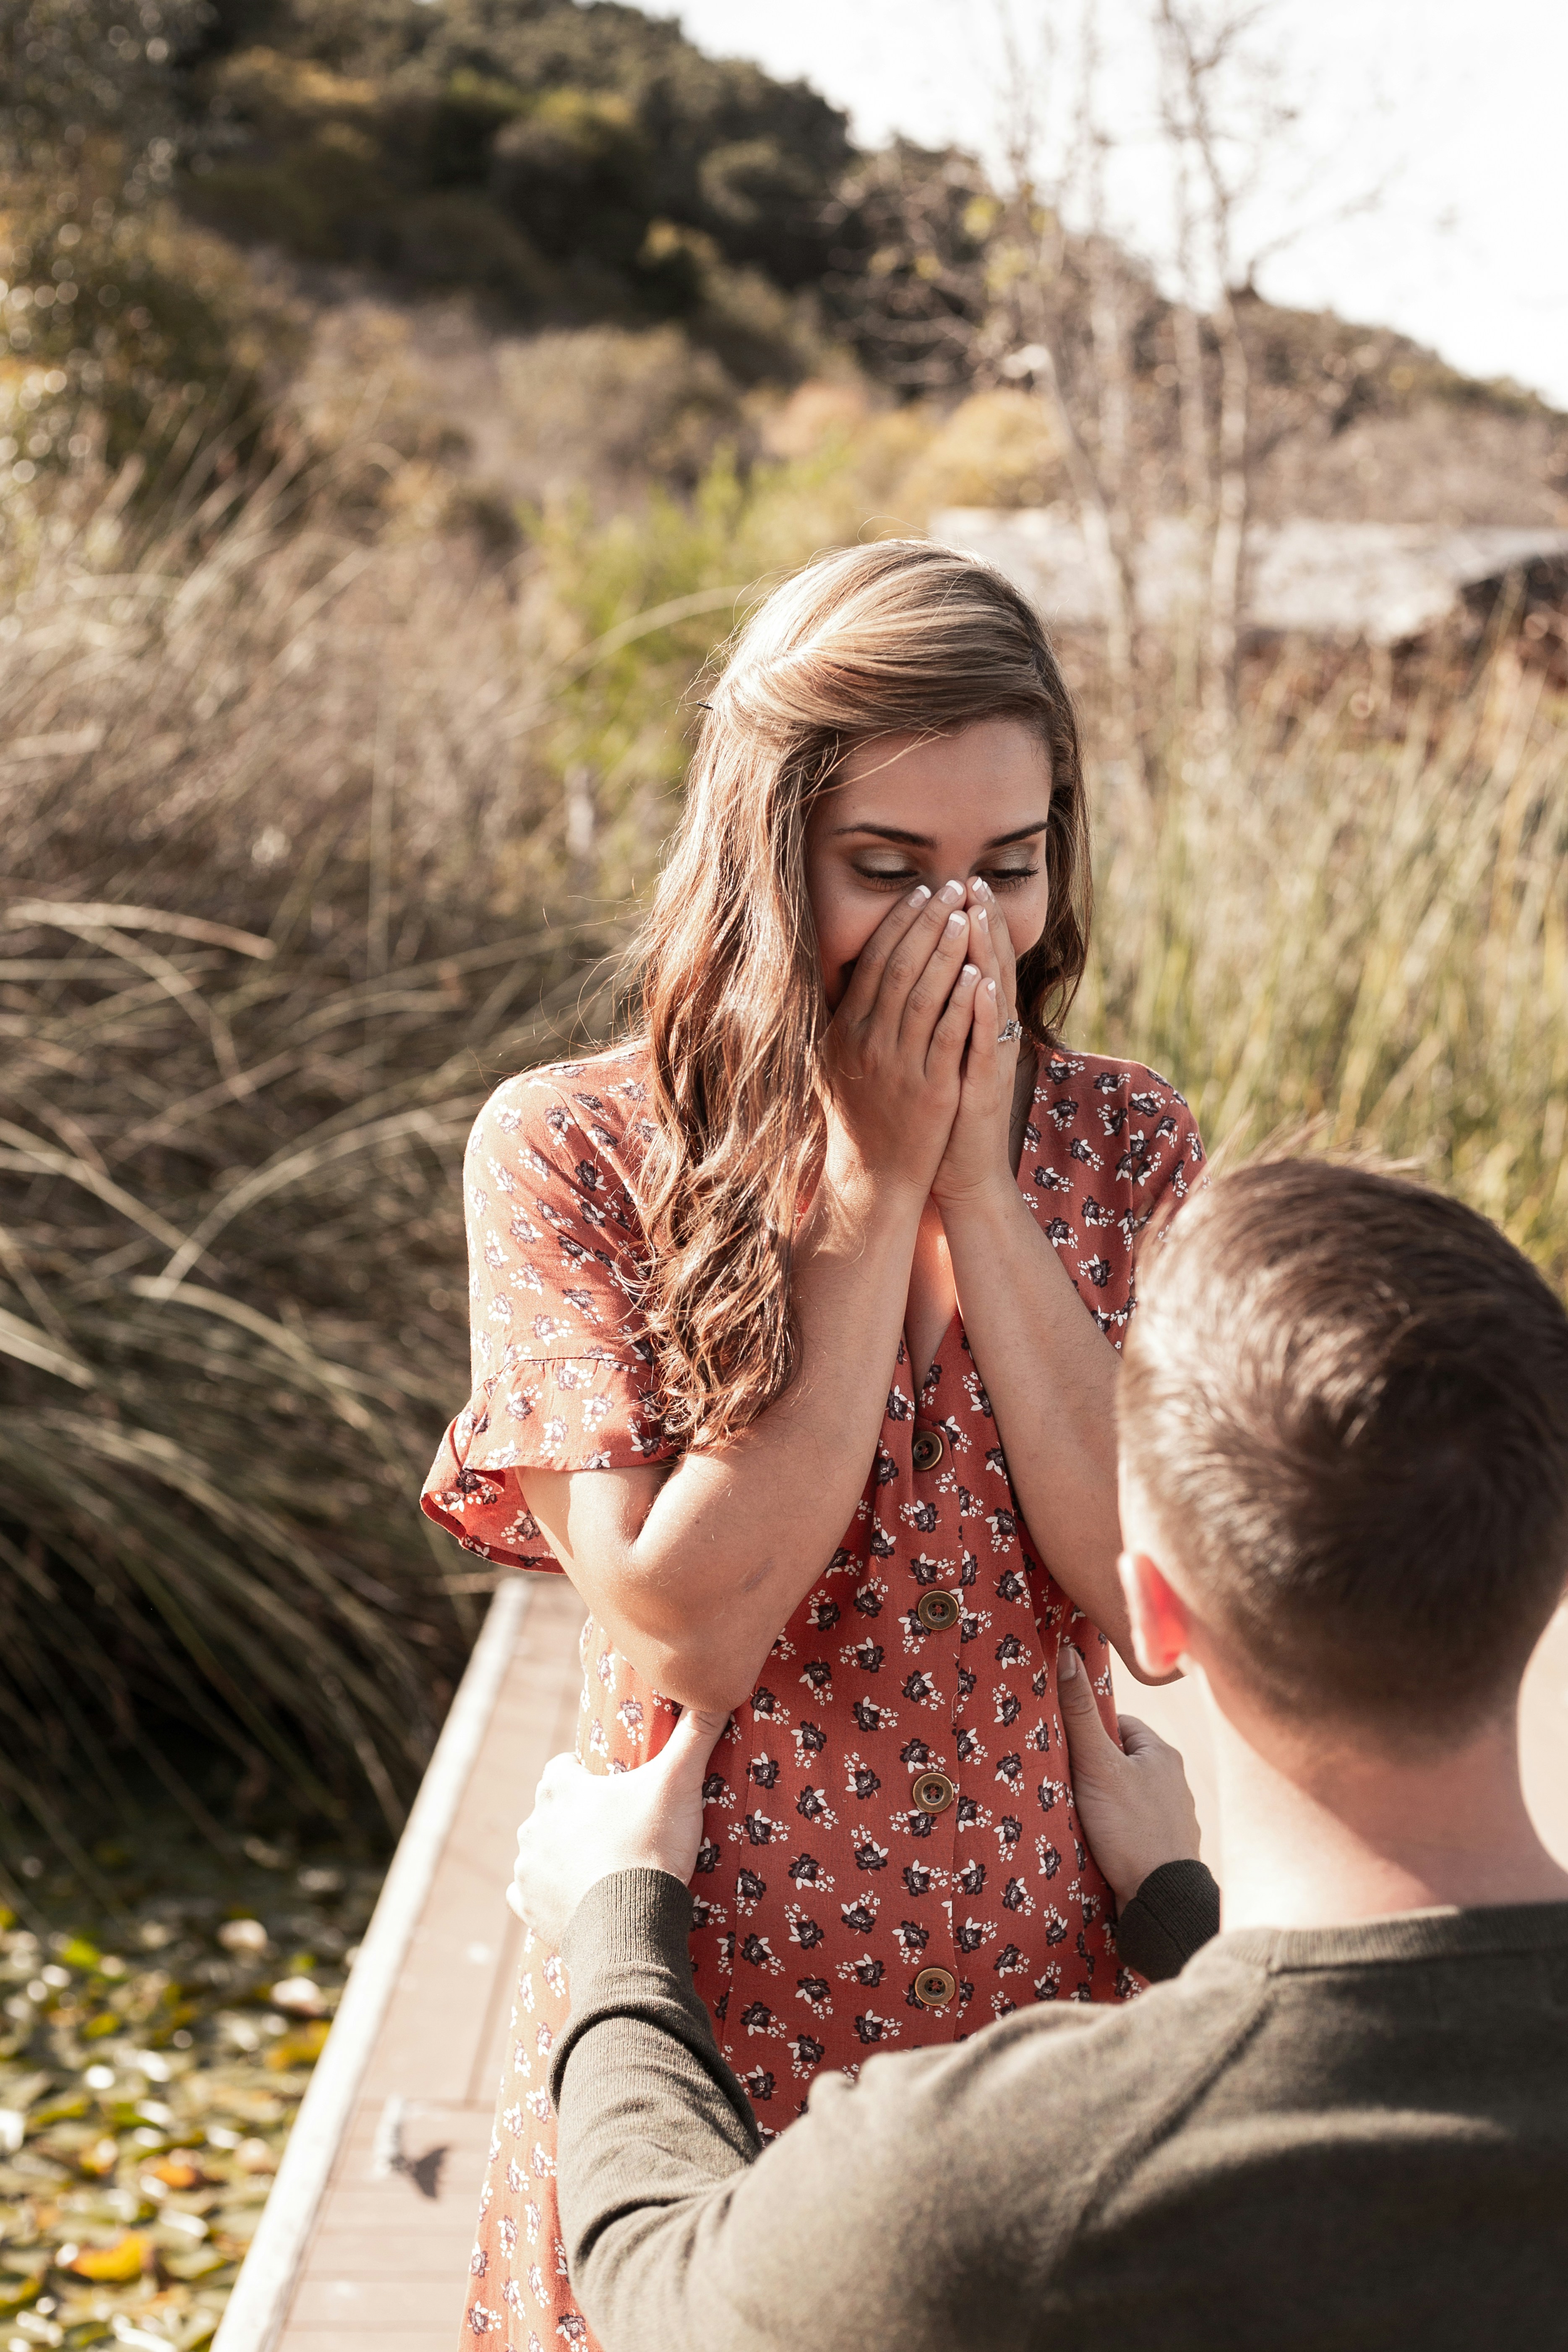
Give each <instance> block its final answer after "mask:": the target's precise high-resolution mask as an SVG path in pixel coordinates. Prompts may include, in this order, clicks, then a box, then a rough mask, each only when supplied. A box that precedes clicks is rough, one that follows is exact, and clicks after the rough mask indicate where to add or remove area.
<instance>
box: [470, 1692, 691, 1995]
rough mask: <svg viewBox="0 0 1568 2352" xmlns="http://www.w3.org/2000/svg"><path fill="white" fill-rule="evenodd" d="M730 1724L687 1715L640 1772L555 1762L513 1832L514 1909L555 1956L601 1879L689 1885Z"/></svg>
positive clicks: (509, 1894)
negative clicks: (706, 1791)
mask: <svg viewBox="0 0 1568 2352" xmlns="http://www.w3.org/2000/svg"><path fill="white" fill-rule="evenodd" d="M728 1721H729V1717H727V1716H723V1715H702V1714H700V1713H698V1712H697V1711H696V1710H694V1709H691V1708H688V1709H687V1711H686V1712H685V1713H684V1714H683V1715H682V1716H681V1717H680V1720H679V1723H677V1725H676V1727H675V1729H674V1730H673V1731H672V1732H671V1733H670V1736H669V1739H668V1743H667V1744H666V1746H665V1747H663V1748H660V1750H659V1752H658V1755H657V1756H656V1757H654V1758H653V1759H652V1760H651V1762H649V1763H647V1764H641V1765H639V1766H638V1767H637V1769H636V1771H634V1772H610V1773H599V1772H587V1771H584V1768H583V1766H582V1765H581V1764H579V1763H578V1761H577V1759H576V1758H575V1757H573V1756H552V1758H551V1759H550V1761H549V1763H548V1764H547V1765H546V1766H545V1768H544V1772H543V1776H542V1779H541V1780H540V1783H539V1787H538V1789H537V1790H536V1791H535V1794H534V1800H533V1811H532V1812H531V1813H530V1815H529V1817H528V1819H527V1820H526V1821H525V1822H524V1823H523V1824H522V1827H521V1829H520V1830H519V1832H518V1833H517V1864H516V1867H515V1869H514V1870H513V1872H512V1874H511V1883H510V1885H509V1886H508V1888H507V1890H506V1899H507V1903H508V1905H509V1906H510V1908H511V1909H512V1910H513V1911H515V1912H516V1914H517V1916H518V1917H519V1918H520V1919H521V1920H522V1921H523V1922H524V1924H525V1925H526V1926H528V1927H531V1928H532V1929H533V1931H534V1933H535V1934H536V1935H538V1936H540V1937H542V1938H543V1940H544V1942H545V1943H546V1944H548V1945H549V1947H550V1948H551V1949H552V1951H559V1950H560V1948H561V1939H562V1937H563V1935H564V1933H565V1929H566V1922H567V1921H568V1919H570V1917H571V1916H572V1914H573V1912H574V1911H575V1909H576V1908H577V1906H578V1904H579V1903H580V1902H581V1901H582V1899H583V1897H584V1895H586V1893H587V1892H588V1889H589V1887H590V1886H592V1885H594V1884H595V1881H596V1880H598V1879H601V1878H607V1877H608V1876H609V1875H610V1874H611V1873H612V1872H613V1871H617V1870H665V1871H668V1873H669V1875H670V1876H671V1877H672V1878H678V1879H679V1881H680V1883H681V1885H683V1886H684V1885H686V1884H687V1882H688V1881H689V1879H690V1877H691V1874H692V1873H693V1871H694V1870H695V1869H696V1867H697V1849H698V1847H699V1846H700V1843H701V1842H702V1782H703V1780H704V1777H705V1776H706V1773H707V1769H708V1759H709V1758H710V1756H711V1754H712V1753H713V1747H714V1743H715V1741H716V1740H717V1739H718V1738H719V1735H720V1733H721V1731H722V1730H723V1728H724V1726H725V1724H726V1723H727V1722H728Z"/></svg>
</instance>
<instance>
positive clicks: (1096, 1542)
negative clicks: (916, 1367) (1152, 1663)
mask: <svg viewBox="0 0 1568 2352" xmlns="http://www.w3.org/2000/svg"><path fill="white" fill-rule="evenodd" d="M942 1222H943V1225H944V1227H945V1229H946V1234H947V1244H948V1248H949V1251H950V1252H951V1254H952V1271H953V1279H954V1283H955V1285H956V1286H957V1290H958V1298H959V1306H960V1309H961V1311H962V1313H963V1328H964V1332H965V1335H966V1336H967V1338H968V1340H969V1345H970V1349H971V1351H972V1352H973V1357H974V1361H975V1366H976V1369H977V1370H978V1371H979V1373H980V1377H981V1380H982V1381H983V1382H984V1387H985V1391H986V1394H987V1397H988V1398H989V1401H990V1405H991V1411H992V1413H993V1415H994V1419H995V1423H996V1431H997V1434H998V1436H999V1437H1000V1439H1001V1441H1002V1448H1003V1451H1004V1453H1005V1455H1006V1458H1007V1468H1008V1473H1009V1475H1010V1476H1011V1479H1012V1483H1013V1490H1014V1492H1015V1494H1016V1496H1017V1498H1018V1501H1019V1503H1020V1504H1021V1505H1022V1507H1023V1511H1024V1517H1025V1519H1026V1522H1027V1525H1028V1528H1029V1532H1030V1534H1031V1535H1032V1536H1033V1538H1034V1539H1035V1541H1036V1543H1037V1545H1038V1546H1039V1548H1040V1550H1041V1553H1042V1556H1043V1557H1044V1559H1045V1561H1046V1564H1047V1567H1048V1568H1049V1569H1050V1570H1051V1573H1052V1574H1053V1575H1054V1576H1055V1578H1056V1580H1057V1581H1058V1584H1060V1586H1061V1587H1062V1589H1063V1591H1065V1592H1066V1593H1067V1594H1068V1598H1069V1599H1070V1600H1072V1601H1076V1602H1077V1603H1078V1606H1079V1608H1080V1609H1082V1610H1083V1611H1084V1612H1086V1614H1087V1615H1089V1617H1091V1618H1092V1619H1093V1620H1094V1622H1095V1623H1096V1624H1097V1625H1100V1627H1102V1628H1103V1630H1104V1631H1105V1632H1106V1633H1108V1634H1109V1635H1110V1639H1111V1641H1112V1642H1114V1643H1115V1644H1116V1647H1117V1649H1118V1650H1119V1651H1120V1652H1121V1655H1122V1656H1123V1658H1125V1659H1126V1660H1127V1662H1128V1664H1130V1665H1131V1668H1132V1671H1133V1672H1134V1673H1137V1672H1138V1668H1137V1665H1136V1663H1135V1661H1134V1660H1133V1659H1132V1657H1131V1641H1130V1639H1129V1634H1128V1625H1127V1616H1126V1608H1125V1604H1124V1602H1123V1601H1122V1597H1121V1582H1120V1580H1119V1578H1118V1576H1117V1573H1116V1556H1117V1552H1118V1550H1119V1549H1120V1548H1121V1529H1120V1525H1119V1522H1118V1518H1117V1508H1116V1381H1117V1373H1118V1370H1119V1363H1118V1359H1117V1354H1116V1350H1115V1349H1114V1348H1112V1347H1111V1345H1110V1341H1109V1340H1108V1339H1106V1338H1105V1337H1104V1336H1103V1334H1102V1333H1101V1332H1100V1330H1099V1329H1097V1328H1096V1326H1095V1325H1094V1323H1093V1322H1092V1321H1091V1320H1090V1318H1089V1317H1088V1316H1087V1315H1086V1314H1085V1313H1084V1311H1083V1303H1082V1301H1081V1300H1080V1298H1079V1295H1078V1292H1077V1290H1076V1288H1075V1287H1074V1285H1073V1282H1072V1278H1071V1276H1069V1275H1068V1271H1067V1268H1066V1267H1065V1266H1064V1265H1062V1264H1061V1262H1060V1260H1059V1258H1058V1255H1057V1253H1056V1251H1055V1249H1054V1248H1053V1247H1052V1245H1051V1244H1050V1243H1049V1242H1048V1241H1047V1239H1046V1236H1045V1235H1044V1234H1042V1233H1041V1231H1040V1229H1039V1227H1038V1225H1037V1223H1035V1220H1034V1218H1033V1217H1032V1215H1031V1214H1030V1213H1029V1208H1028V1204H1027V1202H1026V1201H1025V1200H1024V1198H1023V1196H1022V1195H1021V1193H1020V1192H1019V1191H1018V1188H1017V1185H1016V1182H1015V1181H1013V1179H1012V1176H1011V1173H1010V1171H1009V1172H1008V1174H1007V1177H1006V1181H1005V1182H1004V1181H1001V1180H1000V1179H998V1181H996V1182H994V1183H993V1184H988V1185H985V1186H984V1187H980V1188H977V1189H976V1190H975V1191H974V1192H973V1193H971V1194H969V1195H967V1196H966V1197H964V1198H963V1200H960V1201H952V1200H945V1201H944V1202H943V1203H942Z"/></svg>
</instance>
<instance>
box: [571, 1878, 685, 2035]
mask: <svg viewBox="0 0 1568 2352" xmlns="http://www.w3.org/2000/svg"><path fill="white" fill-rule="evenodd" d="M690 1933H691V1894H690V1890H689V1888H688V1887H685V1886H683V1885H681V1883H680V1881H679V1878H672V1877H671V1876H670V1874H669V1873H668V1870H612V1871H609V1872H607V1873H606V1874H605V1876H604V1877H603V1878H596V1879H595V1881H594V1884H593V1885H592V1886H590V1887H589V1889H588V1892H587V1893H586V1895H584V1897H583V1900H582V1901H581V1902H580V1903H579V1904H578V1906H577V1908H576V1909H575V1911H574V1912H573V1914H572V1916H571V1917H570V1919H568V1921H567V1922H566V1929H565V1933H564V1934H563V1937H562V1938H561V1957H562V1958H563V1960H564V1961H565V1963H566V1966H567V1968H568V1969H570V1970H571V1972H572V2005H573V2007H574V2009H575V2008H577V2007H579V2006H582V2007H584V2008H586V2007H587V2006H588V2002H589V1998H590V1995H591V1994H592V1993H593V1992H594V1991H595V1990H597V1980H598V1979H602V1978H603V1977H605V1976H606V1975H607V1976H608V1977H609V1978H610V1979H612V1980H614V1979H616V1977H618V1976H619V1975H620V1974H621V1973H622V1971H623V1970H624V1969H626V1968H627V1967H636V1966H637V1965H638V1964H639V1963H640V1964H641V1965H642V1966H644V1967H651V1968H655V1969H670V1970H671V1971H672V1972H678V1973H679V1975H680V1976H682V1977H684V1978H686V1979H687V1980H688V1981H689V1979H690V1975H691V1969H690V1964H689V1959H688V1957H687V1938H688V1937H689V1936H690Z"/></svg>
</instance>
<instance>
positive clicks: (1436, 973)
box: [1074, 646, 1568, 1285]
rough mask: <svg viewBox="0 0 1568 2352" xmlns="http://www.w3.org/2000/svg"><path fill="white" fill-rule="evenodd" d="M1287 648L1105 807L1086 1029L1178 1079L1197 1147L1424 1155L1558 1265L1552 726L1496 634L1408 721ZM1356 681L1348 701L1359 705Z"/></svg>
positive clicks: (1560, 884) (1565, 1062)
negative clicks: (1256, 689)
mask: <svg viewBox="0 0 1568 2352" xmlns="http://www.w3.org/2000/svg"><path fill="white" fill-rule="evenodd" d="M1296 675H1298V673H1296V672H1295V671H1294V669H1293V667H1292V666H1291V665H1290V664H1289V663H1288V662H1282V663H1281V665H1280V668H1279V672H1278V673H1277V674H1276V676H1275V677H1274V678H1273V680H1272V681H1271V682H1270V683H1269V684H1268V686H1266V688H1265V691H1264V693H1263V695H1262V697H1261V698H1260V699H1259V701H1258V704H1257V705H1256V706H1255V707H1254V708H1253V709H1251V711H1250V712H1249V713H1247V715H1246V716H1245V717H1244V719H1243V720H1242V722H1241V724H1240V727H1239V729H1238V730H1237V734H1236V736H1235V737H1234V739H1233V740H1220V741H1215V740H1213V739H1212V738H1205V735H1204V732H1203V729H1202V726H1201V722H1199V721H1198V720H1197V719H1195V718H1186V719H1182V720H1179V721H1178V723H1177V724H1176V725H1175V726H1174V727H1173V729H1172V730H1171V734H1170V737H1169V740H1168V741H1167V742H1166V744H1165V746H1164V747H1163V751H1164V756H1163V761H1162V763H1161V766H1162V777H1163V782H1162V788H1161V790H1160V792H1159V793H1158V795H1157V796H1156V797H1155V798H1154V799H1153V800H1152V801H1151V802H1150V803H1147V804H1145V803H1142V802H1139V801H1137V800H1135V799H1134V798H1133V796H1132V794H1131V793H1130V792H1123V793H1120V794H1118V795H1117V796H1116V797H1115V798H1114V799H1112V800H1110V803H1109V804H1108V805H1105V806H1103V807H1102V809H1101V812H1100V828H1099V856H1098V859H1097V869H1098V870H1097V879H1098V886H1099V908H1098V915H1097V929H1096V940H1095V953H1094V960H1093V962H1092V964H1091V967H1090V970H1089V975H1088V979H1087V982H1086V985H1085V988H1084V990H1083V992H1082V994H1081V996H1080V998H1079V1005H1078V1008H1077V1011H1076V1014H1075V1022H1074V1030H1075V1034H1077V1035H1078V1036H1079V1038H1081V1039H1083V1040H1085V1041H1089V1040H1094V1041H1096V1042H1100V1041H1106V1042H1108V1043H1109V1044H1110V1045H1111V1046H1112V1047H1113V1049H1114V1048H1117V1047H1121V1048H1125V1049H1126V1050H1128V1051H1130V1052H1132V1053H1136V1054H1138V1055H1141V1056H1142V1057H1143V1058H1144V1059H1146V1060H1148V1061H1150V1062H1152V1063H1154V1064H1156V1065H1157V1066H1162V1067H1163V1068H1165V1069H1166V1070H1168V1071H1169V1072H1170V1073H1171V1074H1172V1075H1173V1076H1174V1077H1175V1078H1176V1080H1177V1082H1178V1083H1179V1084H1180V1085H1181V1086H1182V1087H1183V1088H1184V1091H1185V1092H1187V1093H1188V1094H1189V1096H1190V1097H1191V1099H1192V1101H1193V1103H1194V1108H1196V1110H1197V1112H1198V1114H1199V1117H1200V1118H1201V1120H1202V1122H1203V1125H1204V1127H1205V1131H1206V1133H1207V1134H1208V1136H1209V1138H1210V1140H1211V1143H1226V1144H1227V1145H1228V1146H1230V1147H1232V1148H1238V1147H1240V1148H1247V1147H1252V1146H1256V1145H1258V1144H1259V1143H1261V1142H1263V1141H1265V1140H1267V1139H1268V1137H1269V1136H1270V1135H1272V1134H1275V1133H1277V1132H1279V1131H1280V1130H1300V1129H1302V1128H1304V1127H1306V1128H1310V1132H1311V1134H1312V1136H1313V1137H1315V1138H1316V1139H1317V1140H1318V1141H1319V1142H1320V1143H1321V1144H1322V1145H1323V1146H1333V1147H1341V1148H1344V1147H1351V1146H1358V1147H1370V1148H1373V1149H1375V1150H1379V1151H1381V1152H1384V1153H1385V1154H1388V1155H1391V1156H1393V1157H1395V1158H1398V1159H1401V1160H1412V1161H1414V1162H1415V1164H1416V1165H1417V1167H1418V1168H1419V1169H1420V1170H1421V1171H1423V1172H1424V1173H1425V1175H1426V1178H1427V1179H1428V1180H1429V1181H1432V1182H1433V1183H1436V1184H1438V1185H1441V1186H1442V1187H1443V1188H1444V1189H1446V1190H1447V1191H1450V1192H1454V1193H1456V1194H1458V1196H1459V1197H1460V1198H1461V1199H1464V1200H1466V1201H1468V1202H1470V1203H1471V1204H1472V1205H1473V1206H1474V1207H1476V1208H1478V1209H1479V1210H1480V1211H1482V1212H1483V1213H1485V1214H1486V1215H1487V1216H1489V1217H1491V1218H1493V1219H1495V1220H1496V1222H1497V1223H1499V1224H1500V1225H1501V1226H1502V1227H1503V1228H1504V1230H1505V1231H1506V1232H1507V1233H1509V1234H1510V1235H1511V1236H1512V1238H1513V1239H1514V1240H1516V1241H1517V1242H1518V1243H1519V1244H1520V1245H1521V1247H1522V1248H1524V1249H1526V1250H1528V1251H1529V1252H1530V1253H1531V1255H1533V1256H1534V1257H1535V1258H1536V1259H1537V1261H1538V1262H1539V1263H1540V1264H1541V1265H1542V1266H1543V1267H1544V1268H1545V1269H1546V1270H1547V1271H1548V1272H1549V1273H1550V1275H1551V1276H1552V1278H1553V1279H1554V1280H1555V1281H1556V1282H1557V1283H1558V1284H1560V1285H1562V1284H1564V1283H1568V732H1565V730H1564V725H1563V720H1564V716H1565V714H1564V712H1563V709H1562V708H1561V698H1558V699H1557V701H1556V702H1553V701H1552V698H1550V697H1549V696H1548V695H1546V694H1543V690H1542V678H1541V676H1540V674H1539V673H1535V674H1531V673H1530V672H1527V671H1525V670H1523V669H1521V666H1520V664H1519V662H1518V660H1517V659H1516V658H1515V657H1514V656H1513V655H1512V653H1511V652H1510V650H1509V649H1508V648H1507V647H1506V646H1505V647H1503V648H1502V649H1501V650H1500V651H1496V652H1494V653H1493V654H1492V656H1491V657H1490V658H1489V659H1486V660H1484V661H1483V662H1482V664H1481V666H1480V667H1479V669H1478V670H1477V671H1476V672H1475V673H1474V674H1473V675H1472V676H1471V677H1470V678H1469V680H1468V684H1461V687H1460V689H1459V691H1458V693H1457V694H1447V695H1443V696H1442V697H1441V698H1439V694H1438V692H1437V690H1436V682H1437V680H1438V679H1439V677H1444V678H1446V677H1447V673H1446V672H1444V673H1436V671H1435V673H1434V682H1433V685H1432V686H1431V687H1429V688H1428V690H1427V692H1426V694H1425V695H1423V696H1420V697H1418V698H1417V699H1416V701H1415V706H1414V707H1413V708H1412V709H1409V710H1408V711H1406V712H1405V714H1404V716H1403V718H1402V719H1401V721H1400V723H1399V725H1398V727H1397V728H1396V729H1390V728H1389V727H1388V726H1386V725H1377V724H1373V725H1370V726H1369V725H1368V723H1367V722H1366V721H1365V720H1364V719H1359V718H1358V717H1357V716H1356V715H1355V712H1354V709H1353V708H1352V691H1351V689H1352V685H1353V684H1354V680H1353V678H1351V677H1347V678H1346V679H1345V680H1344V681H1343V682H1342V685H1341V686H1340V687H1339V688H1337V689H1335V690H1333V691H1331V693H1330V694H1328V695H1327V696H1326V697H1325V698H1324V699H1323V700H1322V701H1321V703H1319V704H1318V705H1316V706H1312V705H1306V706H1303V705H1302V704H1301V703H1300V702H1299V701H1296V700H1295V699H1293V698H1292V697H1291V694H1290V691H1289V688H1290V685H1291V681H1292V678H1293V677H1295V676H1296ZM1363 699H1364V698H1363Z"/></svg>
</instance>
